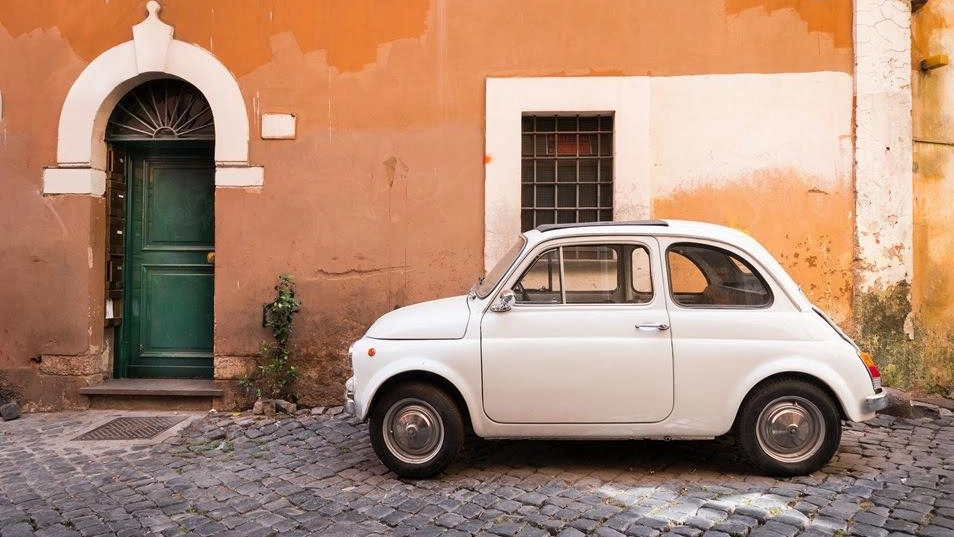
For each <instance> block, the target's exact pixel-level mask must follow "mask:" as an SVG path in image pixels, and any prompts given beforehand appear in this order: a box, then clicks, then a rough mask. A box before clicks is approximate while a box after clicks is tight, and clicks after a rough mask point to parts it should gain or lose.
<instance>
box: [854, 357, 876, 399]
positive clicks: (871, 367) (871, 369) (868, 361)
mask: <svg viewBox="0 0 954 537" xmlns="http://www.w3.org/2000/svg"><path fill="white" fill-rule="evenodd" d="M858 356H859V357H860V358H861V361H862V362H864V363H865V367H867V368H868V376H870V377H871V386H873V387H874V389H875V391H879V390H881V371H878V365H877V364H875V362H874V359H872V358H871V355H870V354H868V353H867V352H859V353H858Z"/></svg>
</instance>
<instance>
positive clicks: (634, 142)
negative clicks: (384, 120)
mask: <svg viewBox="0 0 954 537" xmlns="http://www.w3.org/2000/svg"><path fill="white" fill-rule="evenodd" d="M852 97H853V85H852V78H851V76H850V75H848V74H847V73H839V72H817V73H792V74H785V73H783V74H732V75H694V76H678V77H585V78H573V77H567V78H505V79H494V78H491V79H488V80H487V103H486V104H487V126H486V127H487V128H486V137H487V138H486V148H487V156H488V157H489V161H488V162H487V164H486V167H485V174H486V184H485V186H486V194H485V200H486V201H485V228H486V229H485V248H484V257H485V266H488V267H489V266H492V265H493V263H494V262H495V261H496V260H497V258H498V257H499V256H500V255H502V254H503V253H504V252H505V251H506V249H507V248H508V247H509V246H510V245H511V244H512V243H513V241H514V240H515V238H516V236H517V235H518V234H519V232H520V158H521V157H520V132H521V126H520V118H521V116H522V114H523V113H524V112H535V111H541V112H542V111H546V112H579V111H601V112H608V111H613V112H615V114H616V121H615V125H616V129H615V132H614V140H615V170H614V172H615V175H614V181H615V185H614V205H615V207H614V218H615V219H616V220H632V219H640V218H648V217H650V216H651V214H650V208H651V203H652V200H653V199H658V198H661V197H666V196H669V195H671V194H673V193H675V192H679V191H686V190H693V189H695V188H699V187H705V186H721V185H724V184H729V183H731V182H733V181H739V180H741V179H745V178H746V177H748V176H750V175H751V174H752V173H753V172H756V171H758V170H777V169H785V170H789V171H791V172H792V173H793V174H797V175H799V176H801V177H804V178H806V179H808V180H810V181H813V182H814V184H815V185H816V186H817V187H818V188H822V189H825V188H830V187H834V186H835V185H839V186H842V187H847V183H848V181H850V178H851V170H852V149H853V145H852V137H851V131H852ZM829 216H833V217H838V218H844V222H845V225H846V226H849V225H851V216H852V215H851V214H848V213H846V214H844V215H829ZM779 225H784V222H779Z"/></svg>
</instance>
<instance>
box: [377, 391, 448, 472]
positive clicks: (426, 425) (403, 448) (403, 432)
mask: <svg viewBox="0 0 954 537" xmlns="http://www.w3.org/2000/svg"><path fill="white" fill-rule="evenodd" d="M383 427H384V442H385V444H386V445H387V447H388V450H389V451H390V452H391V453H392V454H393V455H394V456H395V457H397V458H398V459H400V460H401V461H403V462H406V463H408V464H423V463H426V462H427V461H429V460H431V459H433V458H434V456H436V455H437V452H438V451H440V449H441V446H442V445H443V444H444V425H443V423H442V422H441V417H440V415H439V414H438V413H437V411H436V410H434V407H432V406H431V405H429V404H428V403H427V402H425V401H421V400H420V399H402V400H400V401H398V402H397V403H395V404H394V405H392V406H391V408H389V409H388V412H387V414H386V415H385V416H384V425H383Z"/></svg>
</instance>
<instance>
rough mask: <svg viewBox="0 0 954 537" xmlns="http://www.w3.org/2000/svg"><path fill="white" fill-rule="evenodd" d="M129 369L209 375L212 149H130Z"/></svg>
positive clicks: (144, 373)
mask: <svg viewBox="0 0 954 537" xmlns="http://www.w3.org/2000/svg"><path fill="white" fill-rule="evenodd" d="M129 161H130V170H129V172H130V173H129V174H128V176H129V178H130V181H129V183H130V184H129V198H130V203H129V217H128V222H129V233H128V239H127V240H128V243H127V244H128V247H127V260H128V261H127V265H128V277H129V282H128V298H127V301H128V308H127V312H128V314H127V319H126V320H125V321H124V324H125V328H124V331H123V334H124V336H125V337H124V341H123V342H122V344H123V346H124V349H123V350H124V351H125V353H124V354H125V356H126V360H125V363H124V364H123V365H124V366H125V371H124V373H125V375H124V376H129V377H193V378H194V377H205V378H210V377H211V376H212V353H213V349H212V342H213V325H214V315H213V294H214V270H213V266H212V265H211V264H210V263H209V262H208V260H207V257H206V255H207V253H208V252H210V251H213V250H214V249H215V245H214V240H215V228H214V222H215V217H214V195H215V186H214V180H213V177H214V167H213V161H212V154H211V151H210V150H188V151H183V150H181V149H178V148H172V149H171V150H170V149H167V150H165V151H161V152H157V151H151V152H150V151H140V152H132V151H130V153H129Z"/></svg>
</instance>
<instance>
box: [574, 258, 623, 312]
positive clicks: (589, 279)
mask: <svg viewBox="0 0 954 537" xmlns="http://www.w3.org/2000/svg"><path fill="white" fill-rule="evenodd" d="M619 265H620V256H619V251H618V247H616V246H605V245H602V244H601V245H582V246H564V247H563V272H564V274H565V275H566V302H567V304H606V303H610V304H612V303H614V302H625V300H624V299H623V297H622V296H621V294H620V291H621V287H620V285H619V281H620V278H619V276H620V270H619V269H620V267H619Z"/></svg>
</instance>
